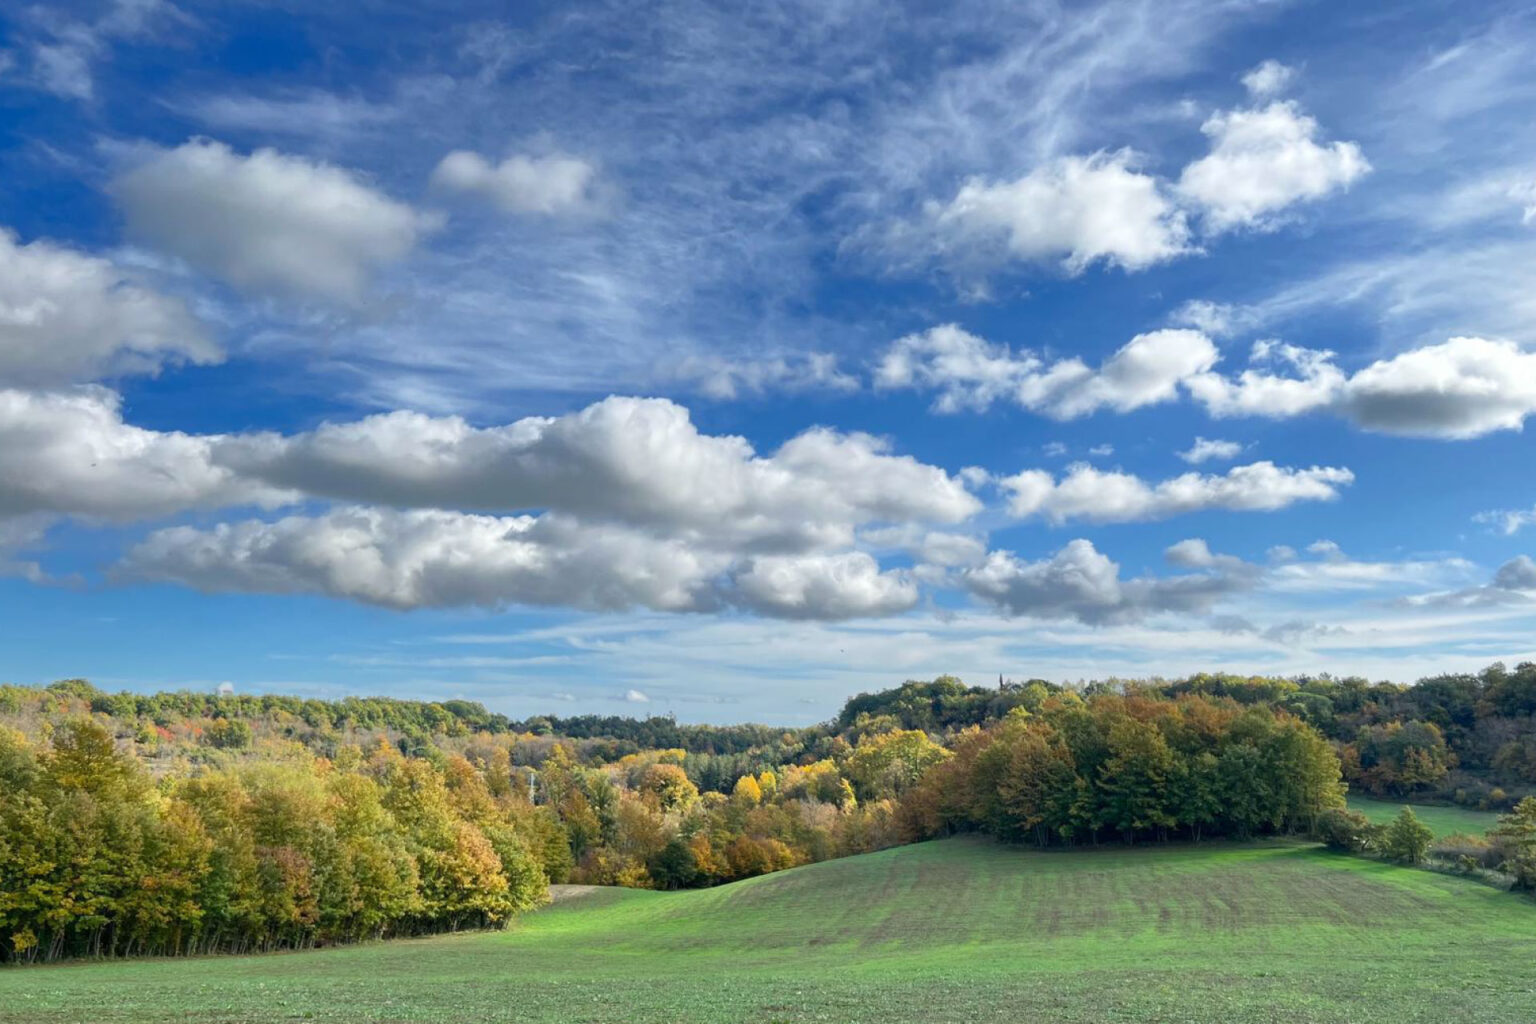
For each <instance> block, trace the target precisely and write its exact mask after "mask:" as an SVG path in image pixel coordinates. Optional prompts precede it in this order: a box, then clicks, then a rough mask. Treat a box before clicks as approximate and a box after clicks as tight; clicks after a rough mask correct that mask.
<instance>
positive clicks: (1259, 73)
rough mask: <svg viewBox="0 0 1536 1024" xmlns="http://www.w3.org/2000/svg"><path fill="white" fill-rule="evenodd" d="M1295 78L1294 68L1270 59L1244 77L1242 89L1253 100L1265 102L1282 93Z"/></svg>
mask: <svg viewBox="0 0 1536 1024" xmlns="http://www.w3.org/2000/svg"><path fill="white" fill-rule="evenodd" d="M1295 77H1296V69H1295V68H1293V67H1288V66H1287V65H1285V64H1282V63H1280V62H1279V61H1277V60H1273V59H1271V60H1266V61H1265V62H1264V63H1262V64H1260V65H1259V66H1257V67H1255V68H1254V69H1253V70H1251V71H1249V72H1248V73H1247V74H1246V75H1244V76H1243V87H1244V88H1245V89H1247V90H1248V94H1249V95H1250V96H1252V97H1253V98H1254V99H1257V100H1265V99H1269V98H1270V97H1271V96H1275V95H1278V94H1279V93H1282V92H1284V91H1285V90H1286V87H1287V86H1289V85H1290V84H1291V80H1292V79H1294V78H1295Z"/></svg>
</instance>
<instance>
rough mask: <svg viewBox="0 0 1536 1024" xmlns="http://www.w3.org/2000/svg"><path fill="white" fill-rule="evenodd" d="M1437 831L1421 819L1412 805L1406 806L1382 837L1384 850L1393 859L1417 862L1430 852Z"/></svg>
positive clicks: (1408, 862)
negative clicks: (1430, 845)
mask: <svg viewBox="0 0 1536 1024" xmlns="http://www.w3.org/2000/svg"><path fill="white" fill-rule="evenodd" d="M1434 838H1435V833H1434V832H1433V831H1431V830H1430V827H1429V826H1428V825H1426V824H1424V823H1423V822H1422V821H1420V820H1419V816H1418V815H1417V814H1414V813H1413V808H1412V807H1404V808H1403V809H1402V811H1400V812H1399V813H1398V815H1397V818H1396V819H1394V820H1393V822H1392V824H1391V825H1389V826H1388V827H1387V831H1386V834H1385V835H1384V836H1383V837H1382V852H1383V853H1384V854H1385V855H1386V856H1387V857H1389V858H1391V859H1393V860H1400V861H1403V862H1404V863H1407V864H1417V863H1419V862H1420V861H1422V860H1423V859H1424V855H1425V854H1426V853H1428V852H1429V844H1430V843H1431V842H1433V841H1434Z"/></svg>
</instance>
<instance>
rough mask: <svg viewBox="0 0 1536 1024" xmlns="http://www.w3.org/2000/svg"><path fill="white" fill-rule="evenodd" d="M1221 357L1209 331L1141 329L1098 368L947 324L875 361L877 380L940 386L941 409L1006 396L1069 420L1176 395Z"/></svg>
mask: <svg viewBox="0 0 1536 1024" xmlns="http://www.w3.org/2000/svg"><path fill="white" fill-rule="evenodd" d="M1216 359H1217V352H1216V346H1215V345H1213V344H1211V341H1210V339H1209V338H1207V337H1206V336H1205V335H1203V334H1201V333H1200V332H1199V331H1191V330H1182V329H1173V328H1170V329H1165V330H1160V331H1151V332H1149V333H1146V334H1138V335H1137V336H1136V337H1134V338H1132V339H1131V340H1130V341H1129V342H1127V343H1126V344H1125V345H1124V346H1122V347H1121V348H1120V349H1119V350H1118V351H1116V352H1115V353H1114V354H1113V355H1111V356H1110V357H1109V358H1108V359H1106V360H1105V361H1104V362H1103V363H1102V364H1101V365H1100V366H1099V368H1098V369H1097V370H1094V369H1092V368H1090V367H1089V366H1088V364H1086V363H1084V362H1083V361H1082V360H1081V359H1077V358H1068V359H1060V360H1056V361H1054V362H1047V361H1046V360H1045V359H1044V358H1043V357H1041V356H1039V355H1036V354H1035V353H1033V352H1030V351H1028V350H1021V351H1019V352H1017V353H1015V352H1014V351H1013V350H1012V349H1010V348H1009V347H1008V346H1007V345H1002V344H993V343H991V342H988V341H986V340H985V339H983V338H979V337H977V336H976V335H974V334H971V333H969V332H968V331H965V330H963V329H961V328H960V327H959V326H957V325H955V324H943V325H941V326H938V327H933V328H930V329H928V330H927V331H923V332H921V333H919V334H909V335H907V336H906V337H903V338H900V339H898V340H897V341H895V342H894V343H892V345H891V347H890V348H889V349H887V350H886V352H885V353H884V354H883V355H882V357H881V360H880V362H879V364H878V365H877V367H876V370H875V386H876V387H879V388H921V389H924V390H930V391H937V392H938V398H936V399H935V401H934V409H935V410H936V411H939V412H956V411H959V410H961V409H975V410H984V409H986V408H988V407H989V406H991V405H992V403H994V402H996V401H1000V400H1005V399H1008V400H1012V401H1014V402H1016V403H1018V404H1019V405H1021V406H1023V407H1024V408H1026V409H1030V410H1032V411H1034V412H1039V413H1042V414H1044V415H1046V416H1050V417H1052V418H1053V419H1060V420H1067V419H1075V418H1077V417H1080V416H1086V415H1089V414H1090V413H1093V412H1097V411H1098V410H1100V409H1106V408H1107V409H1113V410H1115V411H1116V412H1129V411H1131V410H1133V409H1139V408H1142V407H1144V406H1148V405H1156V404H1159V403H1162V402H1167V401H1172V400H1173V399H1175V398H1177V397H1178V386H1179V384H1180V383H1181V382H1182V381H1184V380H1186V379H1188V378H1190V377H1192V376H1195V375H1197V374H1202V373H1205V372H1207V371H1208V370H1210V368H1211V367H1212V366H1213V365H1215V363H1216Z"/></svg>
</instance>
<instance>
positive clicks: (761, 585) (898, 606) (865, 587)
mask: <svg viewBox="0 0 1536 1024" xmlns="http://www.w3.org/2000/svg"><path fill="white" fill-rule="evenodd" d="M731 581H732V584H733V585H734V590H735V593H734V594H732V595H731V596H732V598H733V600H734V601H735V603H738V604H740V605H742V606H744V607H747V608H750V609H752V610H753V611H756V612H759V613H761V614H764V615H771V616H775V617H778V618H791V619H799V618H815V619H827V618H836V619H843V618H854V617H861V616H868V615H891V614H894V613H896V612H903V611H906V610H907V609H909V608H911V607H912V606H913V605H915V604H916V603H917V584H916V583H914V582H913V581H912V580H911V578H910V577H909V576H908V575H907V574H906V573H904V572H899V571H889V570H888V571H885V572H882V571H880V565H879V563H878V562H876V561H875V560H874V558H872V557H870V556H869V555H867V554H865V553H864V552H862V551H850V552H843V553H840V554H835V555H799V556H784V555H765V556H759V557H757V558H753V559H751V560H750V561H748V562H747V563H746V565H744V566H743V567H742V568H740V569H739V570H737V571H736V572H735V573H733V574H732V578H731Z"/></svg>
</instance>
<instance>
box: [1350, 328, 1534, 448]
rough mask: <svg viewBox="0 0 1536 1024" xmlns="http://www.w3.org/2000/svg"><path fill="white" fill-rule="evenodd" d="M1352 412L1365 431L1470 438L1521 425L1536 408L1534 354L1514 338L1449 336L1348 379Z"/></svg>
mask: <svg viewBox="0 0 1536 1024" xmlns="http://www.w3.org/2000/svg"><path fill="white" fill-rule="evenodd" d="M1345 401H1346V403H1347V408H1348V412H1349V415H1350V416H1351V417H1352V418H1353V419H1354V420H1355V421H1356V422H1357V423H1359V424H1360V425H1361V426H1363V427H1365V428H1366V429H1368V430H1379V431H1382V432H1383V433H1389V434H1407V435H1410V436H1418V437H1440V438H1453V439H1459V438H1469V437H1478V436H1480V435H1482V434H1487V433H1491V432H1492V431H1495V430H1519V429H1520V428H1521V426H1522V425H1523V424H1524V422H1525V418H1526V417H1527V416H1529V415H1530V414H1531V413H1532V412H1536V354H1533V353H1529V352H1525V351H1523V350H1521V349H1520V348H1519V347H1517V346H1516V345H1515V344H1514V343H1513V342H1507V341H1488V340H1486V339H1483V338H1451V339H1450V340H1449V341H1446V342H1444V343H1443V344H1440V345H1431V346H1427V347H1425V348H1420V349H1415V350H1414V351H1411V352H1404V353H1403V354H1402V355H1399V356H1394V357H1393V358H1391V359H1386V360H1382V361H1380V362H1376V363H1372V364H1371V365H1370V366H1367V367H1366V368H1365V369H1363V370H1361V371H1360V372H1359V373H1356V374H1355V375H1354V376H1353V377H1351V378H1350V381H1349V386H1348V389H1347V393H1346V396H1345Z"/></svg>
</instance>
